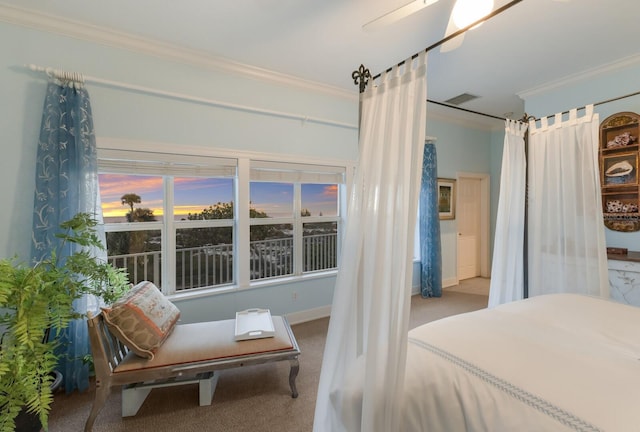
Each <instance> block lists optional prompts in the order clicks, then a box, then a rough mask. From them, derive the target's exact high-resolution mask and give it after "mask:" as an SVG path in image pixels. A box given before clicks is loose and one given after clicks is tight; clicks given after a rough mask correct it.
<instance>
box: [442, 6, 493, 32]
mask: <svg viewBox="0 0 640 432" xmlns="http://www.w3.org/2000/svg"><path fill="white" fill-rule="evenodd" d="M492 10H493V0H457V1H456V4H455V6H454V7H453V11H452V12H451V17H452V19H453V22H454V24H455V25H456V27H458V28H460V29H461V28H464V27H466V26H468V25H469V24H471V23H473V22H475V21H478V20H479V19H480V18H482V17H484V16H486V15H489V14H490V13H491V11H492ZM480 25H481V24H478V25H477V26H475V27H473V28H476V27H479V26H480Z"/></svg>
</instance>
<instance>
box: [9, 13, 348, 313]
mask: <svg viewBox="0 0 640 432" xmlns="http://www.w3.org/2000/svg"><path fill="white" fill-rule="evenodd" d="M0 52H2V56H1V57H0V83H1V84H0V86H1V88H2V91H1V92H0V94H2V103H1V104H0V130H1V131H2V141H1V143H2V144H1V145H2V155H3V157H2V158H0V176H1V179H2V187H1V188H0V202H2V204H3V208H4V211H2V212H0V257H3V258H4V257H9V256H13V255H16V254H17V255H18V256H19V257H21V258H22V259H25V258H27V257H28V254H29V245H30V237H31V220H32V216H31V212H32V208H33V189H34V182H35V180H34V172H35V156H36V143H37V139H38V130H39V126H40V120H41V115H42V104H43V101H44V92H45V88H46V80H45V79H44V75H43V74H41V73H34V72H30V71H28V70H27V69H25V68H24V67H23V65H24V64H30V63H34V64H37V65H40V66H51V67H54V68H61V69H65V70H69V71H77V72H82V73H84V74H85V75H87V76H91V77H96V78H101V79H105V80H112V81H118V82H124V83H128V84H133V85H137V86H144V87H150V88H156V89H162V90H164V91H168V92H176V93H181V94H188V95H193V96H196V97H201V98H206V99H213V100H220V101H223V102H227V103H232V104H236V105H241V106H249V107H254V108H258V109H266V110H273V111H279V112H286V113H294V114H300V115H303V116H307V117H317V118H323V119H328V120H332V121H336V122H340V123H345V124H351V125H356V124H357V116H358V102H357V95H356V92H357V89H356V88H355V86H354V94H353V95H348V94H347V95H340V94H339V93H338V92H325V91H319V90H317V89H315V88H314V89H309V88H304V87H300V86H297V87H296V86H287V85H283V84H276V83H273V82H270V83H268V82H266V81H263V80H258V79H252V78H247V77H245V76H243V75H239V74H231V73H222V72H220V71H218V70H216V69H213V68H205V67H203V66H199V67H196V66H191V65H189V64H184V63H179V62H172V61H168V60H163V59H161V58H160V57H155V56H152V55H147V54H144V53H141V52H133V51H130V50H125V49H118V48H113V47H109V46H106V45H102V44H96V43H90V42H87V41H83V40H79V39H73V38H68V37H64V36H61V35H57V34H50V33H45V32H41V31H37V30H33V29H29V28H25V27H20V26H15V25H10V24H7V23H0ZM87 88H88V90H89V93H90V95H91V101H92V108H93V115H94V124H95V129H96V135H97V139H98V143H100V142H101V140H104V139H106V138H119V139H128V140H139V141H144V142H163V143H169V144H171V145H174V146H175V148H176V149H177V150H178V151H179V148H180V147H181V146H190V147H194V146H201V147H212V148H222V149H232V150H242V151H250V152H261V153H264V152H268V153H281V154H284V155H287V156H291V155H300V156H301V157H306V158H310V157H311V158H312V157H320V158H330V159H334V160H346V161H352V160H355V159H356V157H357V130H356V129H355V128H350V127H341V126H329V125H324V124H318V123H314V122H309V121H308V122H303V121H300V120H291V119H287V118H282V117H279V116H273V115H266V114H256V113H252V112H247V111H246V110H242V109H228V108H221V107H215V106H209V105H206V104H200V103H192V102H185V101H181V100H178V99H175V98H165V97H158V96H151V95H148V94H144V93H142V92H138V91H132V90H125V89H121V88H116V87H111V86H108V85H102V84H91V83H88V84H87ZM334 284H335V276H329V277H324V278H313V279H307V280H304V281H299V282H295V283H285V284H277V285H268V286H264V287H262V288H261V289H250V290H245V291H241V292H236V293H232V294H220V295H215V296H209V297H200V298H197V299H195V298H194V299H190V300H176V304H177V305H178V307H180V309H181V311H182V316H183V320H184V321H186V322H190V321H200V320H210V319H222V318H228V317H231V316H233V314H234V312H235V311H236V310H238V309H242V308H247V307H267V308H270V309H272V310H273V311H274V313H278V314H280V313H293V312H297V311H305V310H309V309H314V308H318V307H323V306H326V305H329V304H330V303H331V299H332V295H333V287H334ZM294 293H295V294H296V300H294V299H293V294H294Z"/></svg>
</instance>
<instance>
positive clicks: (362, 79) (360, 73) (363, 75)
mask: <svg viewBox="0 0 640 432" xmlns="http://www.w3.org/2000/svg"><path fill="white" fill-rule="evenodd" d="M351 78H353V83H354V84H355V85H357V86H359V87H360V93H364V91H365V90H366V88H367V84H369V80H370V79H371V72H369V69H367V68H366V67H364V65H363V64H361V65H360V67H359V68H358V70H355V71H353V73H352V74H351Z"/></svg>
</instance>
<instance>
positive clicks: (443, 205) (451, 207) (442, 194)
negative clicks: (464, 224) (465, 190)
mask: <svg viewBox="0 0 640 432" xmlns="http://www.w3.org/2000/svg"><path fill="white" fill-rule="evenodd" d="M438 214H439V215H440V220H445V219H455V218H456V181H455V179H447V178H439V179H438Z"/></svg>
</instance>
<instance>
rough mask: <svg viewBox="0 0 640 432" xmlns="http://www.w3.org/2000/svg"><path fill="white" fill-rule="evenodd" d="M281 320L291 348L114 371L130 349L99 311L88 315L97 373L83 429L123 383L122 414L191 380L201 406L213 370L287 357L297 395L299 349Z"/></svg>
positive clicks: (212, 384)
mask: <svg viewBox="0 0 640 432" xmlns="http://www.w3.org/2000/svg"><path fill="white" fill-rule="evenodd" d="M282 321H283V323H284V326H285V329H286V331H287V333H288V336H289V338H290V339H291V344H292V347H291V348H290V349H286V350H278V351H267V352H261V353H255V354H247V355H238V356H232V357H224V358H219V359H213V360H205V361H195V362H191V363H181V364H177V365H176V364H174V365H167V366H162V367H153V368H145V367H141V368H136V369H131V370H125V371H116V368H117V366H118V365H119V364H120V362H122V361H123V360H124V359H125V357H126V356H127V354H128V353H129V349H128V348H127V347H126V346H125V345H124V344H123V343H121V342H120V341H119V340H118V339H117V338H116V337H114V336H113V335H112V334H111V332H110V331H109V329H108V327H107V325H106V323H105V321H104V319H103V316H102V314H101V313H99V314H97V315H96V316H91V317H89V318H88V320H87V325H88V328H89V340H90V343H91V351H92V355H93V362H94V368H95V374H96V395H95V399H94V402H93V406H92V407H91V412H90V413H89V417H88V419H87V422H86V423H85V428H84V430H85V432H91V430H92V429H93V424H94V422H95V420H96V417H97V416H98V414H99V413H100V411H101V410H102V408H103V407H104V404H105V403H106V400H107V397H108V396H109V394H110V393H111V389H112V388H113V387H114V386H123V387H122V390H123V402H124V401H125V400H127V403H128V404H130V405H131V406H129V407H127V408H126V409H124V407H123V415H125V416H126V415H135V413H136V412H137V410H138V408H139V407H140V406H141V405H142V403H143V402H144V399H145V398H146V396H147V395H148V394H149V392H150V391H151V390H152V389H153V388H156V387H166V386H171V385H182V384H188V383H194V382H198V383H199V392H200V405H201V406H202V405H210V404H211V400H212V398H213V392H214V391H215V386H216V383H217V379H218V374H217V373H216V371H218V370H222V369H229V368H236V367H241V366H249V365H256V364H262V363H269V362H274V361H282V360H289V362H290V371H289V386H290V388H291V397H293V398H296V397H298V390H297V388H296V383H295V380H296V377H297V375H298V371H299V368H300V366H299V363H298V355H299V354H300V349H299V347H298V343H297V341H296V338H295V336H294V335H293V331H292V330H291V326H290V325H289V322H288V321H287V319H286V318H285V317H284V316H283V317H282ZM127 392H128V393H127ZM123 405H124V404H123Z"/></svg>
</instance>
